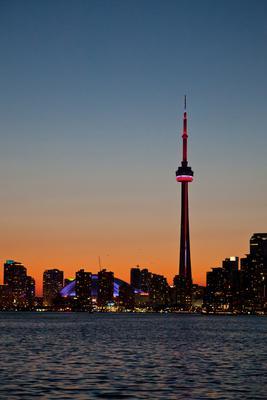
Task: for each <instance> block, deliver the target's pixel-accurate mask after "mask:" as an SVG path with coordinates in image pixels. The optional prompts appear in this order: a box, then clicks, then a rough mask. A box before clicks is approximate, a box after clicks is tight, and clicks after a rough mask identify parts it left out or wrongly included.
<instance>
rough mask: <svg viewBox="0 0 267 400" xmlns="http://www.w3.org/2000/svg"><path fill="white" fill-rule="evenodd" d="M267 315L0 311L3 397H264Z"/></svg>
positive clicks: (266, 395)
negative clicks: (231, 315) (222, 315)
mask: <svg viewBox="0 0 267 400" xmlns="http://www.w3.org/2000/svg"><path fill="white" fill-rule="evenodd" d="M266 333H267V318H265V317H253V316H246V317H245V316H244V317H214V316H210V317H207V316H194V315H174V314H169V315H157V314H151V315H148V314H142V315H140V314H135V315H127V314H114V315H112V314H97V315H96V314H93V315H90V314H75V313H72V314H71V313H70V314H57V313H53V314H52V313H51V314H50V313H47V314H37V313H36V314H35V313H0V335H1V345H0V398H1V399H27V400H28V399H33V398H34V399H35V398H37V399H38V398H39V399H49V400H50V399H51V400H52V399H152V400H153V399H164V400H165V399H166V400H167V399H242V400H243V399H251V400H256V399H267V354H266V353H267V352H266V348H267V345H266V340H267V335H266Z"/></svg>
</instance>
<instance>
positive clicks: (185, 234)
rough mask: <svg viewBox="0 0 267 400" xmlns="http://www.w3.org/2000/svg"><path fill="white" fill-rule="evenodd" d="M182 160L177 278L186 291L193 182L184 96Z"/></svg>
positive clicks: (189, 276)
mask: <svg viewBox="0 0 267 400" xmlns="http://www.w3.org/2000/svg"><path fill="white" fill-rule="evenodd" d="M182 138H183V159H182V162H181V166H180V167H179V168H178V170H177V171H176V181H177V182H179V183H181V185H182V190H181V236H180V265H179V277H180V279H181V280H183V281H184V283H185V286H186V287H187V288H188V290H189V289H190V288H191V286H192V272H191V257H190V237H189V211H188V183H190V182H192V181H193V175H194V173H193V171H192V169H191V167H189V166H188V161H187V138H188V133H187V112H186V96H185V100H184V120H183V134H182Z"/></svg>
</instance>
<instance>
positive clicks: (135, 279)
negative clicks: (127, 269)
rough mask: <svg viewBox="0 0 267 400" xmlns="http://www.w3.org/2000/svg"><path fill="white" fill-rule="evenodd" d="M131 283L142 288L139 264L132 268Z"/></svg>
mask: <svg viewBox="0 0 267 400" xmlns="http://www.w3.org/2000/svg"><path fill="white" fill-rule="evenodd" d="M130 281H131V285H132V287H133V288H135V289H138V290H141V270H140V267H139V265H137V266H136V267H135V268H131V279H130Z"/></svg>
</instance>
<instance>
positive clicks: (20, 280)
mask: <svg viewBox="0 0 267 400" xmlns="http://www.w3.org/2000/svg"><path fill="white" fill-rule="evenodd" d="M26 281H27V270H26V268H25V267H24V265H22V264H21V263H20V262H16V261H13V260H7V261H6V262H5V264H4V284H5V285H7V286H8V287H9V288H10V289H11V291H12V295H13V297H14V304H17V306H18V308H26ZM15 308H16V307H15Z"/></svg>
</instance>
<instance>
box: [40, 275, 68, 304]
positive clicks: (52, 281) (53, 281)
mask: <svg viewBox="0 0 267 400" xmlns="http://www.w3.org/2000/svg"><path fill="white" fill-rule="evenodd" d="M63 277H64V272H63V271H60V270H58V269H47V270H46V271H44V274H43V297H44V305H45V306H52V305H53V302H54V300H55V299H56V298H57V296H58V295H59V292H60V290H61V289H62V287H63Z"/></svg>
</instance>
